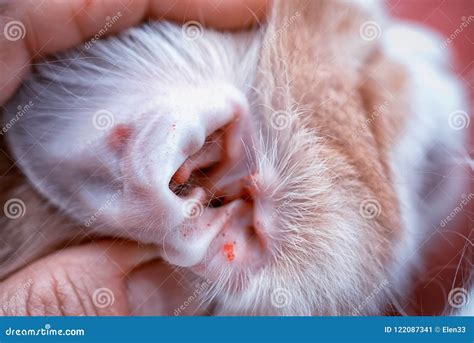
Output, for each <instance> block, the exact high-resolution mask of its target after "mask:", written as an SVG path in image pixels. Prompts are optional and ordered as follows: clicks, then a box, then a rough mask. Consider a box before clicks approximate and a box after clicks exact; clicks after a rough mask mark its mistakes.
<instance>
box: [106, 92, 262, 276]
mask: <svg viewBox="0 0 474 343" xmlns="http://www.w3.org/2000/svg"><path fill="white" fill-rule="evenodd" d="M183 94H185V95H186V97H185V99H183ZM168 99H169V104H170V105H169V107H166V106H168V105H166V104H163V105H162V106H161V107H160V108H159V109H156V110H155V111H150V112H149V113H146V114H144V115H143V116H141V117H140V118H139V119H137V120H140V125H138V126H134V127H131V126H129V125H125V124H118V125H116V126H115V127H114V128H113V129H112V130H111V132H110V135H109V137H108V139H107V145H108V147H109V148H110V149H112V150H113V151H115V152H119V153H120V154H121V155H122V156H121V158H120V161H119V163H120V170H121V175H120V177H119V178H118V179H117V182H122V184H121V187H122V190H123V197H122V198H121V201H120V204H119V203H118V202H117V205H116V206H111V207H110V208H108V209H107V211H114V212H113V213H112V214H113V215H114V219H115V220H116V221H117V220H119V221H120V225H121V226H122V227H125V228H126V231H127V232H126V234H127V235H128V237H129V238H131V239H136V240H140V241H141V242H146V243H154V244H156V245H157V247H158V248H159V249H161V255H162V257H163V259H164V260H166V261H167V262H169V263H170V264H173V265H176V266H181V267H192V266H196V265H205V266H206V268H205V269H208V268H207V267H208V266H209V267H210V266H212V268H211V269H214V270H217V269H218V268H221V267H222V265H223V264H224V263H225V265H226V266H229V267H232V268H239V266H242V265H243V264H245V265H247V264H252V265H253V266H257V265H260V261H261V260H262V256H264V255H265V254H264V251H265V250H266V249H265V244H263V240H262V237H263V234H264V233H265V232H266V230H265V229H266V227H265V228H263V227H262V226H261V223H262V222H265V221H264V219H265V218H264V216H263V214H262V210H261V208H268V206H266V207H265V206H263V207H262V206H261V204H258V201H260V200H259V199H260V198H259V197H260V194H259V192H258V191H257V189H258V187H255V185H256V184H255V183H252V182H249V180H251V179H250V178H249V177H250V175H251V173H252V172H253V171H252V170H251V169H250V166H254V165H256V164H255V161H254V159H255V157H254V156H253V153H252V151H253V150H252V118H251V116H250V109H249V105H248V102H247V100H246V98H245V96H244V95H243V94H242V92H240V91H239V90H237V89H235V88H234V87H229V86H222V85H218V86H216V87H215V88H213V87H209V88H207V87H204V88H193V89H185V90H181V89H179V90H178V91H176V92H175V93H170V95H169V98H168ZM157 113H159V114H157ZM162 113H165V114H164V115H162ZM137 124H138V123H137ZM131 138H133V139H131ZM245 145H247V149H246V146H245ZM257 204H258V205H257ZM102 217H104V218H105V216H102ZM267 217H268V216H267ZM268 227H270V228H271V225H268ZM122 231H123V229H122ZM230 243H232V244H233V245H232V251H230V246H229V245H226V248H225V251H226V252H225V253H224V250H223V249H224V245H225V244H230ZM246 267H247V266H246Z"/></svg>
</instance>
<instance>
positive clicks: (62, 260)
mask: <svg viewBox="0 0 474 343" xmlns="http://www.w3.org/2000/svg"><path fill="white" fill-rule="evenodd" d="M156 257H157V255H156V250H153V249H152V248H151V247H149V246H138V245H137V244H136V243H131V242H124V241H101V242H95V243H89V244H86V245H81V246H77V247H72V248H68V249H64V250H62V251H59V252H56V253H53V254H51V255H48V256H46V257H43V258H42V259H40V260H38V261H36V262H34V263H32V264H31V265H29V266H27V267H26V268H24V269H22V270H20V271H18V272H17V273H15V274H14V275H12V276H11V277H9V278H8V279H6V280H5V281H4V282H3V283H2V284H1V285H0V303H1V304H2V308H1V309H0V314H2V315H10V316H12V315H14V316H25V315H34V316H45V315H46V316H47V315H54V316H60V315H72V316H76V315H77V316H80V315H128V314H129V305H128V303H127V294H126V278H127V276H128V274H129V273H130V272H131V271H132V270H133V269H134V268H135V267H137V266H138V265H140V264H142V263H145V262H147V261H150V260H152V259H154V258H156Z"/></svg>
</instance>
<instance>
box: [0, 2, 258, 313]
mask: <svg viewBox="0 0 474 343" xmlns="http://www.w3.org/2000/svg"><path fill="white" fill-rule="evenodd" d="M265 8H266V1H265V0H242V1H240V0H239V1H219V0H178V1H176V0H160V1H152V0H129V1H127V3H126V4H125V5H124V1H121V2H118V1H114V0H103V1H88V0H70V1H45V2H41V4H38V3H35V2H34V0H28V1H22V2H15V1H7V2H6V4H4V3H2V4H1V5H0V27H1V28H2V31H3V27H4V25H5V24H6V23H8V22H10V21H11V20H18V21H20V22H21V23H22V24H23V25H24V26H25V31H26V36H25V37H24V38H23V39H19V40H15V41H10V40H8V39H6V38H5V37H4V35H2V36H1V37H0V105H1V104H3V103H5V101H6V100H8V98H9V97H10V96H11V95H12V94H13V93H14V92H15V90H16V89H17V88H18V86H19V85H20V83H21V81H22V79H23V78H24V77H25V76H26V75H27V73H28V72H29V70H30V66H31V65H32V64H33V63H34V62H35V60H38V59H41V58H43V57H44V56H47V55H50V54H53V53H57V52H60V51H63V50H65V49H67V48H70V47H73V46H75V45H77V44H79V43H80V42H83V41H86V40H87V39H89V38H91V37H92V36H94V35H95V34H96V33H97V32H98V31H99V30H100V29H101V28H102V27H103V26H104V22H105V19H104V18H106V17H107V16H114V15H116V14H117V13H118V12H119V11H120V12H121V13H123V16H121V19H120V20H118V21H117V22H116V23H114V25H113V26H112V27H111V28H110V30H108V32H107V34H114V33H117V32H119V31H120V30H123V29H125V28H127V27H130V26H133V25H135V24H138V23H140V22H141V21H144V20H146V19H162V18H163V19H169V20H175V21H178V22H186V21H190V20H197V21H200V22H201V23H203V24H204V25H206V26H209V27H214V28H217V29H230V30H232V29H239V28H245V27H248V26H251V25H252V24H255V23H256V22H258V21H260V19H261V18H262V17H263V16H264V15H265ZM58 18H61V19H58ZM154 257H155V255H154V254H153V252H152V250H151V249H148V248H147V247H145V246H137V244H136V243H131V242H120V241H101V242H93V243H89V244H85V245H81V246H76V247H71V248H68V249H64V250H61V251H59V252H56V253H54V254H51V255H49V256H46V257H43V258H41V259H39V260H37V261H35V262H34V263H32V264H31V265H29V266H27V267H25V268H24V269H23V270H20V271H18V272H16V273H15V274H13V275H12V276H11V277H10V278H8V279H7V280H5V281H4V282H2V283H1V284H0V302H1V303H2V304H8V306H2V308H1V309H0V315H37V316H41V315H95V314H97V315H127V314H130V307H129V305H128V301H127V294H126V293H127V287H126V283H127V279H128V276H129V274H130V273H131V272H132V271H134V270H136V269H137V267H139V266H140V265H143V264H144V263H146V262H148V261H150V260H151V259H153V258H154ZM156 263H159V262H156ZM91 265H93V266H94V268H91ZM103 285H108V287H109V288H110V291H111V292H112V294H113V298H114V300H113V302H112V303H111V304H110V306H106V307H103V308H102V307H97V306H95V304H94V300H93V299H92V297H91V294H92V293H93V291H94V290H96V289H99V288H101V287H103Z"/></svg>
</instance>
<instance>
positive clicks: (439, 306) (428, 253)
mask: <svg viewBox="0 0 474 343" xmlns="http://www.w3.org/2000/svg"><path fill="white" fill-rule="evenodd" d="M387 7H388V8H389V9H390V12H391V13H392V15H394V16H395V17H398V18H403V19H405V20H409V21H414V22H417V23H419V24H422V25H425V26H428V27H431V28H433V29H434V30H435V31H437V32H438V33H440V34H441V35H443V36H444V37H445V38H447V37H449V36H450V35H452V34H453V33H454V31H455V30H456V29H459V27H460V25H461V23H462V22H463V21H466V20H467V19H468V18H469V16H474V1H473V0H388V1H387ZM448 47H449V48H450V49H451V51H452V52H453V55H454V64H453V70H455V71H456V73H458V75H459V76H460V79H461V81H462V82H463V83H464V85H465V87H466V89H467V91H468V93H469V96H470V104H469V106H470V107H469V109H470V112H469V114H470V115H471V118H472V117H473V115H472V114H473V113H474V111H473V109H474V20H470V23H469V24H468V26H467V27H466V28H463V31H462V32H461V33H460V34H458V35H456V37H455V39H454V40H453V41H452V42H451V43H450V44H449V45H448ZM466 130H469V137H470V141H469V146H468V147H467V149H466V152H467V153H468V154H469V156H466V157H469V158H472V156H473V151H474V149H473V148H474V144H473V139H472V138H473V137H474V118H472V119H471V123H470V125H469V127H468V128H467V129H466ZM463 168H465V170H466V177H467V178H469V179H470V180H471V181H470V183H469V184H470V189H466V191H465V192H464V193H466V194H469V193H471V192H473V191H474V187H473V186H474V182H473V181H472V180H473V176H474V173H473V170H472V169H471V167H469V166H468V165H467V164H466V165H464V166H463ZM451 223H452V224H453V225H452V226H451V227H446V228H443V229H442V230H439V231H438V233H437V234H436V235H434V236H432V237H431V238H430V239H429V240H428V242H427V244H424V245H423V248H422V251H423V253H424V256H425V263H426V267H427V268H426V274H425V275H419V276H418V280H417V283H416V284H417V287H416V289H415V290H414V292H413V295H412V299H410V300H409V301H407V303H406V304H402V306H403V307H404V309H405V310H406V312H407V313H408V314H418V315H439V314H441V313H442V312H443V309H445V308H447V309H449V306H447V304H446V299H447V294H448V293H449V291H450V289H452V288H453V287H462V286H463V285H462V279H463V278H466V277H467V276H468V275H469V273H471V277H472V270H473V265H474V247H473V246H472V242H474V229H473V227H474V203H473V202H471V203H470V204H469V206H468V208H467V209H465V210H464V211H463V212H462V213H460V214H458V215H457V216H456V217H455V221H454V222H451ZM463 236H464V237H463ZM457 266H460V269H458V268H457ZM470 301H474V299H470ZM473 315H474V314H473Z"/></svg>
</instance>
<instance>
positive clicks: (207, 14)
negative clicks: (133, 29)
mask: <svg viewBox="0 0 474 343" xmlns="http://www.w3.org/2000/svg"><path fill="white" fill-rule="evenodd" d="M23 6H25V7H24V9H25V11H26V20H27V23H26V24H25V25H26V28H27V31H28V32H27V33H28V35H27V45H28V47H29V48H30V50H31V51H32V52H41V53H42V54H50V53H53V52H57V51H60V50H64V49H66V48H68V47H72V46H74V45H76V44H78V43H80V42H81V41H84V40H86V39H88V38H90V37H92V36H94V35H96V34H97V33H98V32H104V35H105V34H111V33H116V32H118V31H120V30H123V29H124V28H127V27H130V26H132V25H135V24H137V23H139V22H140V21H142V20H144V19H146V18H147V17H150V18H152V19H164V18H166V19H171V20H176V21H179V22H183V21H188V20H198V21H201V22H202V23H203V24H205V25H208V26H212V27H217V28H221V29H224V28H225V29H236V28H241V27H244V26H248V25H250V24H252V23H254V22H255V21H257V20H260V19H261V18H262V16H263V14H264V11H265V1H262V0H244V1H240V0H239V1H236V0H232V1H221V0H178V1H177V0H159V1H157V0H128V1H116V0H103V1H87V0H69V1H45V2H42V3H41V4H39V5H38V2H37V1H36V0H29V1H27V2H25V3H24V5H23ZM107 18H109V20H107ZM113 18H115V19H116V20H113V22H112V19H113ZM107 22H109V23H110V25H109V26H107ZM101 30H102V31H101Z"/></svg>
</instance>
